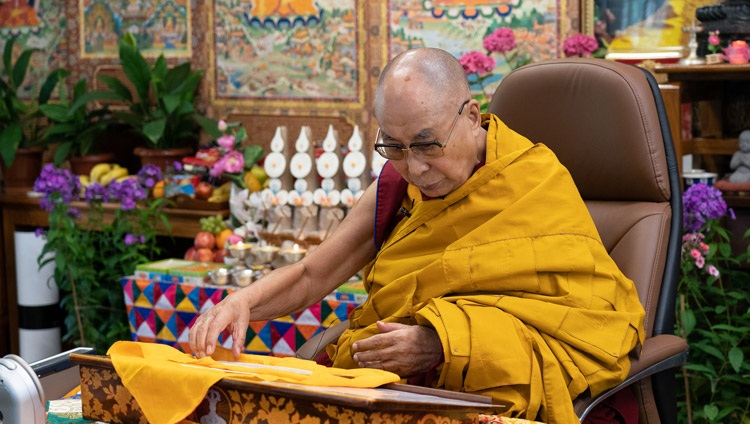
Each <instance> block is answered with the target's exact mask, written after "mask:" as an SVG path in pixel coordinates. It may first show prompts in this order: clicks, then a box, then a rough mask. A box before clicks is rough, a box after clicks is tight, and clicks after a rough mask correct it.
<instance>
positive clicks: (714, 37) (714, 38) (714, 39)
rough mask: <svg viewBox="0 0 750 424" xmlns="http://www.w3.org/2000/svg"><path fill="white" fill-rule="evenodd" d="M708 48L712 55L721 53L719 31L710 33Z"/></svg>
mask: <svg viewBox="0 0 750 424" xmlns="http://www.w3.org/2000/svg"><path fill="white" fill-rule="evenodd" d="M706 48H708V51H709V52H711V54H716V53H719V50H720V49H721V40H720V39H719V30H718V29H717V30H716V31H709V33H708V44H707V45H706Z"/></svg>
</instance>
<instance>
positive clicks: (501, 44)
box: [482, 27, 516, 53]
mask: <svg viewBox="0 0 750 424" xmlns="http://www.w3.org/2000/svg"><path fill="white" fill-rule="evenodd" d="M482 45H483V46H484V48H485V49H487V51H488V52H498V53H507V52H509V51H511V50H513V49H515V48H516V36H515V35H513V30H511V29H510V28H506V27H502V28H498V29H496V30H494V31H492V33H491V34H490V35H488V36H486V37H484V41H482Z"/></svg>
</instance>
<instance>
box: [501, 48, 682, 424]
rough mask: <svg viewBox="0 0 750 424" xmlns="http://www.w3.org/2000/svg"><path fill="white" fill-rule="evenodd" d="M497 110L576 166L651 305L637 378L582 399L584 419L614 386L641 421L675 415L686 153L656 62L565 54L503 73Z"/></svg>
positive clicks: (633, 374)
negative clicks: (678, 151) (628, 397)
mask: <svg viewBox="0 0 750 424" xmlns="http://www.w3.org/2000/svg"><path fill="white" fill-rule="evenodd" d="M489 111H490V112H492V113H495V114H496V115H498V116H499V117H500V118H501V119H502V120H503V121H504V122H505V123H506V124H507V125H508V126H509V127H510V128H512V129H514V130H515V131H517V132H519V133H521V134H523V135H524V136H526V137H528V138H529V139H530V140H532V141H533V142H535V143H544V144H546V145H547V146H549V147H550V148H551V149H552V150H553V151H554V152H555V154H557V156H558V157H559V159H560V161H561V162H562V163H563V164H564V165H565V166H566V167H567V168H568V169H569V170H570V173H571V174H572V176H573V179H574V181H575V183H576V185H577V187H578V190H579V191H580V193H581V196H582V197H583V199H584V201H585V202H586V204H587V206H588V208H589V211H590V212H591V215H592V216H593V218H594V222H595V223H596V226H597V229H598V230H599V233H600V235H601V238H602V241H603V242H604V245H605V246H606V248H607V250H608V251H609V252H610V255H611V256H612V258H613V259H614V260H615V262H616V263H617V264H618V266H619V267H620V269H621V270H622V271H623V273H624V274H625V275H626V276H628V277H629V278H630V279H632V280H633V281H634V282H635V284H636V287H637V290H638V294H639V297H640V300H641V303H642V304H643V306H644V308H645V309H646V321H645V326H646V335H647V336H646V337H647V338H646V342H645V344H644V346H643V350H642V352H641V354H640V357H639V358H634V359H633V360H632V365H631V368H632V369H631V371H630V374H629V377H628V379H627V380H626V381H625V382H624V383H623V384H621V385H619V386H617V387H615V388H613V389H611V390H610V391H609V392H607V393H604V394H602V395H600V396H598V397H597V398H596V399H590V398H588V397H586V398H585V399H582V398H579V399H577V400H576V413H577V414H578V416H579V417H580V418H581V419H582V420H583V418H584V417H585V416H586V414H588V412H589V411H590V410H591V408H593V406H595V405H596V404H598V403H599V402H601V401H602V400H603V399H605V398H606V397H607V396H609V395H611V394H612V393H614V392H616V391H618V390H620V389H622V388H624V387H628V386H631V385H632V386H633V387H634V388H635V393H636V397H637V398H638V400H639V403H640V410H641V413H640V414H641V417H640V422H641V423H659V422H666V423H673V422H676V418H677V416H676V415H677V413H676V408H677V406H676V398H675V387H676V386H675V378H674V371H675V367H677V366H679V365H681V364H683V363H684V362H685V360H686V358H687V343H686V341H685V340H684V339H682V338H680V337H677V336H675V335H673V331H674V315H675V298H676V296H677V294H676V291H677V283H678V279H679V273H680V248H681V235H682V203H681V190H680V181H679V172H678V168H677V159H676V157H675V154H674V146H673V145H672V138H671V135H670V131H669V124H668V121H667V118H666V113H665V111H664V106H663V103H662V100H661V95H660V92H659V88H658V86H657V84H656V82H655V80H654V78H653V77H652V76H651V74H649V73H648V72H647V71H645V70H643V69H641V68H637V67H635V66H630V65H624V64H621V63H616V62H612V61H607V60H602V59H557V60H552V61H547V62H542V63H535V64H531V65H527V66H525V67H523V68H520V69H517V70H516V71H514V72H512V73H510V74H508V75H507V76H505V78H503V80H502V82H501V83H500V85H499V86H498V88H497V90H496V91H495V94H494V96H493V99H492V102H491V104H490V106H489Z"/></svg>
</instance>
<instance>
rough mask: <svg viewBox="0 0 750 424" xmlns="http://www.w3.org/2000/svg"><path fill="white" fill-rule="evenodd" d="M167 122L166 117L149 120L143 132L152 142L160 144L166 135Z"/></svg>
mask: <svg viewBox="0 0 750 424" xmlns="http://www.w3.org/2000/svg"><path fill="white" fill-rule="evenodd" d="M166 124H167V120H166V119H164V118H162V119H157V120H155V121H152V122H149V123H147V124H146V125H144V126H143V133H144V134H145V135H146V137H148V139H149V140H151V142H152V143H154V144H155V145H157V146H158V145H159V142H160V141H161V139H162V137H163V136H164V127H165V126H166Z"/></svg>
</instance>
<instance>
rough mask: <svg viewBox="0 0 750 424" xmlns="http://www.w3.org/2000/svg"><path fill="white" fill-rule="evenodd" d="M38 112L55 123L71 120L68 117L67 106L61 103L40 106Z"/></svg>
mask: <svg viewBox="0 0 750 424" xmlns="http://www.w3.org/2000/svg"><path fill="white" fill-rule="evenodd" d="M39 110H40V111H41V112H42V113H43V114H44V116H46V117H47V118H49V119H51V120H53V121H55V122H67V121H70V119H71V116H70V115H68V106H67V105H64V104H61V103H48V104H45V105H40V106H39Z"/></svg>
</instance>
